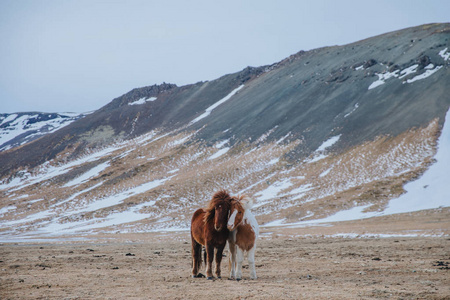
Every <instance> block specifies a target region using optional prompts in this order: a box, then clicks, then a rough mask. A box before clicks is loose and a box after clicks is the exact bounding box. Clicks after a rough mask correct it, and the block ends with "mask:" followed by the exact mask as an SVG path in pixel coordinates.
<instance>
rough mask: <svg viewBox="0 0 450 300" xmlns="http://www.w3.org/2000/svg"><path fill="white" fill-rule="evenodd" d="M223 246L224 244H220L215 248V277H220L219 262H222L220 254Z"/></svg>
mask: <svg viewBox="0 0 450 300" xmlns="http://www.w3.org/2000/svg"><path fill="white" fill-rule="evenodd" d="M224 248H225V244H224V245H222V246H219V247H218V248H217V250H216V276H217V278H222V277H221V276H220V273H221V271H220V264H221V263H222V255H223V249H224Z"/></svg>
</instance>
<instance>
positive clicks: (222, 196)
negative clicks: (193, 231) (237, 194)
mask: <svg viewBox="0 0 450 300" xmlns="http://www.w3.org/2000/svg"><path fill="white" fill-rule="evenodd" d="M217 202H225V203H228V204H229V203H230V202H231V197H230V194H228V192H227V191H225V190H221V191H218V192H216V193H215V194H214V195H213V197H212V199H211V200H210V201H209V203H208V207H207V208H206V214H205V219H204V221H205V223H206V222H208V221H210V220H212V219H213V218H214V215H215V209H214V208H215V207H216V205H217Z"/></svg>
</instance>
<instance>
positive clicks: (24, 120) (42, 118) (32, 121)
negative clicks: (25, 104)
mask: <svg viewBox="0 0 450 300" xmlns="http://www.w3.org/2000/svg"><path fill="white" fill-rule="evenodd" d="M82 117H83V115H82V114H76V113H63V114H57V113H39V112H30V113H15V114H0V151H5V150H9V149H11V148H15V147H19V146H21V145H24V144H26V143H29V142H31V141H33V140H35V139H37V138H39V137H41V136H43V135H46V134H48V133H51V132H54V131H56V130H58V129H60V128H62V127H64V126H67V125H69V124H70V123H72V122H73V121H76V120H78V119H80V118H82Z"/></svg>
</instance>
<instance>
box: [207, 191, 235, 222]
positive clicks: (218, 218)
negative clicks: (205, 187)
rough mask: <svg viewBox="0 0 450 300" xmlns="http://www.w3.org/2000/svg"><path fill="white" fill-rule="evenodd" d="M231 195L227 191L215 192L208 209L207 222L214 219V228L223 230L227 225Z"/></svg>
mask: <svg viewBox="0 0 450 300" xmlns="http://www.w3.org/2000/svg"><path fill="white" fill-rule="evenodd" d="M230 202H231V197H230V195H229V194H228V193H227V192H225V191H220V192H217V193H216V194H214V196H213V198H212V199H211V201H210V203H209V207H208V208H207V210H206V215H205V222H207V221H208V220H211V219H214V229H215V230H216V231H222V229H224V228H226V227H227V221H228V215H229V212H230Z"/></svg>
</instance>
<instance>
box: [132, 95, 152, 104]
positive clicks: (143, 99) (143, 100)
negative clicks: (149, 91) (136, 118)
mask: <svg viewBox="0 0 450 300" xmlns="http://www.w3.org/2000/svg"><path fill="white" fill-rule="evenodd" d="M156 99H157V98H156V97H150V98H147V99H146V97H143V98H141V99H138V100H136V101H134V102H130V103H128V105H141V104H144V103H146V102H152V101H155V100H156Z"/></svg>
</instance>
